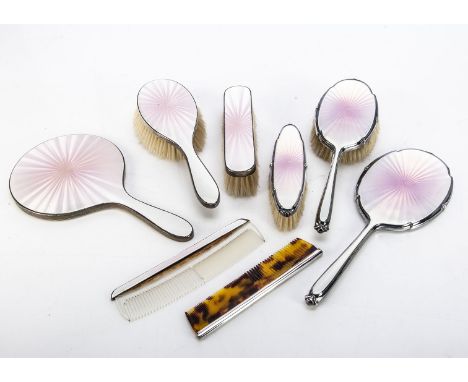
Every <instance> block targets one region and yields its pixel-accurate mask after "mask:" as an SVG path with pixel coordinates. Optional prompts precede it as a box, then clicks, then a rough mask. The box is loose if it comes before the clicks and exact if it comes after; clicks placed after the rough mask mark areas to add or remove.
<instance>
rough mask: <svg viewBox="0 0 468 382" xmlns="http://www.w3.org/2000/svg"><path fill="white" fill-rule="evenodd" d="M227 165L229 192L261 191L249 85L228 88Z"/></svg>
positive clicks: (225, 138)
mask: <svg viewBox="0 0 468 382" xmlns="http://www.w3.org/2000/svg"><path fill="white" fill-rule="evenodd" d="M224 165H225V169H226V172H225V176H224V183H225V185H226V191H227V193H228V194H230V195H233V196H252V195H255V194H256V193H257V188H258V170H257V160H256V150H255V139H254V115H253V109H252V92H251V91H250V89H249V88H248V87H246V86H232V87H230V88H228V89H226V90H225V92H224Z"/></svg>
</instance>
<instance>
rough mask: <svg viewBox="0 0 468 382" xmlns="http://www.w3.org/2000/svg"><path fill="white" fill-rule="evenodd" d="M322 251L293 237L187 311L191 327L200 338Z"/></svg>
mask: <svg viewBox="0 0 468 382" xmlns="http://www.w3.org/2000/svg"><path fill="white" fill-rule="evenodd" d="M321 253H322V251H321V250H319V249H318V248H316V247H315V246H314V245H312V244H310V243H308V242H307V241H305V240H302V239H295V240H293V241H292V242H291V243H289V244H288V245H287V246H285V247H283V248H282V249H280V250H279V251H277V252H276V253H275V254H273V255H272V256H269V257H268V258H266V259H265V260H263V261H262V262H260V263H259V264H257V265H256V266H255V267H253V268H251V269H249V270H248V271H246V272H245V273H244V274H242V275H241V276H240V277H238V278H237V279H235V280H234V281H232V282H231V283H229V284H227V285H226V286H225V287H224V288H223V289H220V290H219V291H217V292H216V293H214V294H213V295H211V296H210V297H208V298H207V299H205V301H202V302H201V303H199V304H197V305H196V306H195V307H194V308H192V309H190V310H188V311H186V312H185V315H186V316H187V319H188V321H189V323H190V325H191V326H192V329H193V330H194V331H195V333H196V334H197V336H199V337H202V336H204V335H206V334H208V333H210V332H211V331H213V330H214V329H216V328H217V327H219V326H220V325H222V324H223V323H225V322H226V321H228V320H230V319H231V318H232V317H234V316H235V315H237V314H238V313H239V312H241V311H242V310H244V309H245V308H247V307H248V306H249V305H251V304H252V303H253V302H254V301H256V300H257V299H259V298H260V297H262V296H263V295H265V294H266V293H268V292H270V291H271V290H272V289H274V288H275V287H276V286H278V285H280V284H281V283H283V282H284V281H285V280H287V279H288V278H289V277H291V276H292V275H293V274H295V273H296V272H297V271H299V270H300V269H301V268H302V267H303V266H304V265H305V264H307V263H309V262H310V261H311V260H313V259H315V258H316V257H317V256H319V255H320V254H321Z"/></svg>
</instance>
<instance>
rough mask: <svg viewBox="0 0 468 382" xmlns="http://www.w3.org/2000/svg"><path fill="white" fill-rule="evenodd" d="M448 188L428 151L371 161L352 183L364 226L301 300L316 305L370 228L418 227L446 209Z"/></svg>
mask: <svg viewBox="0 0 468 382" xmlns="http://www.w3.org/2000/svg"><path fill="white" fill-rule="evenodd" d="M452 190H453V179H452V176H451V175H450V169H449V168H448V167H447V165H446V164H445V163H444V162H443V161H442V160H440V159H439V158H438V157H436V156H435V155H434V154H431V153H429V152H427V151H422V150H416V149H406V150H400V151H392V152H390V153H387V154H385V155H383V156H381V157H380V158H377V159H376V160H374V161H373V162H372V163H370V164H369V165H368V166H367V167H366V168H365V169H364V171H363V173H362V174H361V176H360V178H359V180H358V183H357V186H356V203H357V205H358V207H359V210H360V211H361V214H362V215H363V217H364V218H365V219H366V221H367V225H366V227H365V228H364V229H363V230H362V232H361V233H360V234H359V235H358V236H357V237H356V239H355V240H354V241H353V242H352V243H351V244H350V245H349V246H348V248H346V249H345V251H344V252H343V253H342V254H341V255H340V256H339V257H338V258H337V259H336V260H335V261H334V262H333V263H332V264H331V265H330V266H329V267H328V269H327V270H326V271H325V272H324V273H323V274H322V275H321V276H320V278H319V279H318V280H317V281H316V282H315V284H314V285H313V286H312V288H311V290H310V292H309V294H308V295H307V296H306V297H305V299H306V303H307V304H309V305H317V304H318V303H319V302H320V301H321V300H322V299H323V298H324V296H325V295H326V294H327V292H328V291H329V290H330V289H331V287H332V286H333V285H334V284H335V282H336V280H338V278H339V276H340V275H341V274H342V273H343V271H344V270H345V268H346V267H347V266H348V264H349V263H350V262H351V259H352V258H353V256H354V255H355V254H356V252H357V251H358V250H359V248H361V246H362V245H363V243H364V241H365V240H366V239H367V238H368V237H369V236H370V234H371V233H372V232H374V231H376V230H380V229H382V230H392V231H405V230H409V229H413V228H417V227H420V226H421V225H423V224H425V223H427V222H429V221H430V220H432V219H433V218H434V217H436V216H437V215H438V214H439V213H441V212H442V211H443V210H444V209H445V207H446V206H447V203H448V202H449V200H450V197H451V195H452Z"/></svg>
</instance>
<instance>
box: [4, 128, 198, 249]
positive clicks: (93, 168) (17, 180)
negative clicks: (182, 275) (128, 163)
mask: <svg viewBox="0 0 468 382" xmlns="http://www.w3.org/2000/svg"><path fill="white" fill-rule="evenodd" d="M124 170H125V162H124V158H123V156H122V153H121V152H120V150H119V149H118V148H117V146H115V145H114V144H113V143H111V142H110V141H108V140H106V139H104V138H101V137H98V136H94V135H86V134H79V135H65V136H62V137H58V138H54V139H51V140H48V141H46V142H43V143H41V144H40V145H38V146H36V147H34V148H33V149H32V150H30V151H29V152H27V153H26V154H25V155H24V156H23V157H22V158H21V159H20V160H19V161H18V163H17V164H16V166H15V167H14V169H13V171H12V173H11V177H10V191H11V194H12V196H13V198H14V199H15V201H16V202H17V203H18V204H19V205H20V206H21V207H22V208H24V209H25V210H26V211H28V212H30V213H32V214H35V215H40V216H48V217H51V218H57V219H62V218H65V217H73V216H76V215H81V214H83V213H85V212H88V211H91V210H92V209H94V208H96V207H99V206H111V205H120V206H125V207H126V208H127V209H129V210H131V211H133V212H134V213H135V214H136V215H137V216H139V217H141V218H143V220H145V221H146V222H147V223H149V224H150V225H152V226H153V227H154V228H156V229H157V230H158V231H160V232H162V233H163V234H164V235H166V236H168V237H170V238H172V239H174V240H179V241H186V240H190V239H191V238H192V237H193V228H192V226H191V224H190V223H189V222H188V221H186V220H185V219H183V218H181V217H180V216H177V215H175V214H172V213H170V212H168V211H165V210H162V209H159V208H156V207H154V206H151V205H149V204H147V203H144V202H141V201H139V200H137V199H135V198H133V197H132V196H130V195H128V194H127V192H126V191H125V189H124V186H123V175H124Z"/></svg>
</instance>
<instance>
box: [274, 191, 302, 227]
mask: <svg viewBox="0 0 468 382" xmlns="http://www.w3.org/2000/svg"><path fill="white" fill-rule="evenodd" d="M306 194H307V184H306V185H305V186H304V192H303V194H302V196H301V200H300V201H299V205H298V206H297V209H296V211H295V212H294V213H293V214H292V215H290V216H284V215H283V214H281V212H280V211H279V210H278V207H277V205H276V202H275V200H274V198H273V192H272V190H271V184H270V192H269V195H270V207H271V212H272V214H273V220H274V221H275V224H276V226H277V227H278V229H279V230H280V231H291V230H293V229H294V228H296V227H297V225H298V224H299V221H300V220H301V217H302V214H303V212H304V206H305V197H306Z"/></svg>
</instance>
